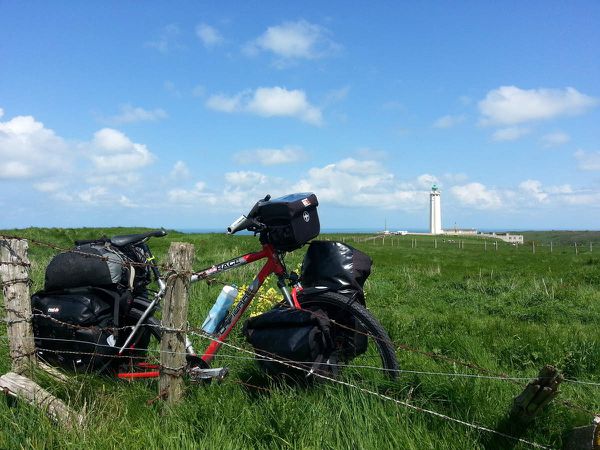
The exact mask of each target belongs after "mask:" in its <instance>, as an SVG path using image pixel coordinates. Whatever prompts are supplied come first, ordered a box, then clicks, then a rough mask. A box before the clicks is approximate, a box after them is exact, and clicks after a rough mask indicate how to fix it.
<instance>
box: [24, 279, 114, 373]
mask: <svg viewBox="0 0 600 450" xmlns="http://www.w3.org/2000/svg"><path fill="white" fill-rule="evenodd" d="M118 301H119V298H118V294H116V293H115V292H114V291H111V290H108V289H101V288H91V287H88V288H77V289H65V290H61V291H54V292H48V291H41V292H37V293H35V294H34V295H33V296H32V298H31V307H32V312H33V331H34V335H35V346H36V352H37V354H38V355H39V356H40V357H41V358H42V359H44V360H46V361H48V362H50V363H52V364H54V365H58V366H61V367H64V368H66V369H71V370H73V369H74V370H78V371H85V372H88V371H97V370H100V369H106V368H108V367H109V366H112V365H115V364H117V362H116V361H113V357H114V356H115V355H116V354H117V353H118V350H119V347H118V342H117V334H116V332H113V331H112V330H111V328H112V327H114V326H115V324H114V320H113V319H114V316H115V308H117V305H118Z"/></svg>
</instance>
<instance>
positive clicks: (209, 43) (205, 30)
mask: <svg viewBox="0 0 600 450" xmlns="http://www.w3.org/2000/svg"><path fill="white" fill-rule="evenodd" d="M196 35H197V36H198V38H200V40H201V41H202V44H204V47H206V48H212V47H216V46H217V45H219V44H222V43H223V41H224V39H223V36H221V33H219V30H217V29H216V28H214V27H211V26H210V25H207V24H205V23H201V24H199V25H198V26H196Z"/></svg>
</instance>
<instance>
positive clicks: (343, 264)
mask: <svg viewBox="0 0 600 450" xmlns="http://www.w3.org/2000/svg"><path fill="white" fill-rule="evenodd" d="M372 265H373V261H372V260H371V258H370V257H369V255H367V254H366V253H363V252H361V251H360V250H357V249H355V248H354V247H351V246H350V245H346V244H343V243H341V242H330V241H312V242H311V243H310V245H309V247H308V250H307V251H306V255H304V260H303V261H302V271H301V276H300V281H301V282H302V286H303V287H304V288H305V290H304V291H303V292H304V294H306V295H310V293H311V290H312V289H311V288H321V289H322V288H325V289H326V290H328V291H333V292H337V293H338V294H341V295H344V296H345V297H348V298H349V299H351V300H357V301H359V302H360V303H361V304H363V305H365V294H364V290H363V287H364V285H365V282H366V281H367V278H368V277H369V275H370V274H371V266H372ZM316 292H318V290H317V291H316ZM300 303H301V304H302V296H301V297H300ZM329 313H330V314H334V315H336V316H337V314H340V317H337V320H338V321H339V322H340V323H342V324H344V325H345V326H346V327H347V330H346V331H343V334H344V339H343V340H344V342H345V343H346V344H347V345H345V346H344V347H345V348H344V353H345V355H346V356H348V357H350V358H353V357H355V356H357V355H360V354H362V353H364V352H365V351H366V350H367V346H368V339H367V333H366V329H365V328H364V326H363V325H362V324H361V323H359V322H357V321H356V320H355V319H354V318H353V317H350V316H347V315H346V314H344V313H343V312H342V311H337V312H336V311H329ZM338 331H339V330H338Z"/></svg>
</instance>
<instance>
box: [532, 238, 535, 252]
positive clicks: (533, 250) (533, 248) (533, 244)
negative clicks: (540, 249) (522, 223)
mask: <svg viewBox="0 0 600 450" xmlns="http://www.w3.org/2000/svg"><path fill="white" fill-rule="evenodd" d="M531 252H532V253H533V254H534V255H535V241H531Z"/></svg>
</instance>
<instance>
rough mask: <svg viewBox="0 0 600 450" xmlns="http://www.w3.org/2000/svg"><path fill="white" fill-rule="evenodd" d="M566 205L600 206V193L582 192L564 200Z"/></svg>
mask: <svg viewBox="0 0 600 450" xmlns="http://www.w3.org/2000/svg"><path fill="white" fill-rule="evenodd" d="M563 201H564V203H566V204H568V205H573V206H595V207H598V206H600V192H580V193H574V194H572V195H568V196H565V197H564V198H563Z"/></svg>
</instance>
